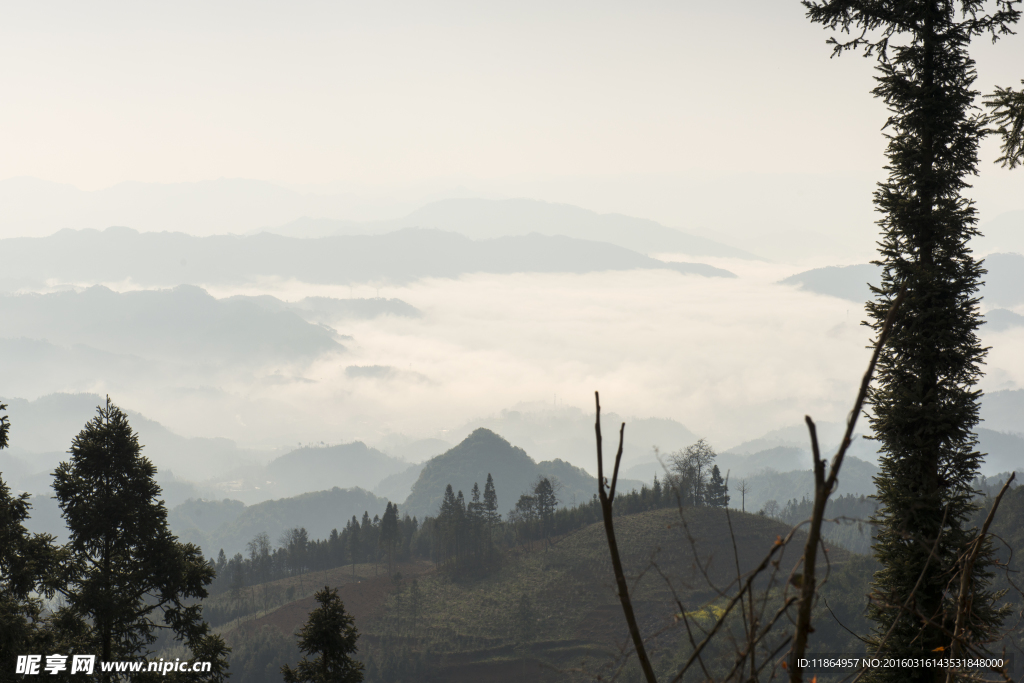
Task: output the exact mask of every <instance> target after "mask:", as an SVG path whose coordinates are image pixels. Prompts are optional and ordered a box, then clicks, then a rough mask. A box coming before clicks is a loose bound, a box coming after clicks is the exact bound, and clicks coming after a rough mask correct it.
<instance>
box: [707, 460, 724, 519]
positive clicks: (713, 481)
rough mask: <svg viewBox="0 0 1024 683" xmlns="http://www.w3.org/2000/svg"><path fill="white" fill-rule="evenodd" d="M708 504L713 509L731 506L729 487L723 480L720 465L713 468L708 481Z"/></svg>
mask: <svg viewBox="0 0 1024 683" xmlns="http://www.w3.org/2000/svg"><path fill="white" fill-rule="evenodd" d="M707 504H708V505H710V506H711V507H717V508H724V507H728V505H729V487H728V485H727V484H726V483H725V480H724V479H722V473H721V472H720V471H719V470H718V465H713V466H712V467H711V477H710V479H709V481H708V488H707Z"/></svg>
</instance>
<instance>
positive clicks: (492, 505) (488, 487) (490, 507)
mask: <svg viewBox="0 0 1024 683" xmlns="http://www.w3.org/2000/svg"><path fill="white" fill-rule="evenodd" d="M484 517H485V518H486V519H487V523H488V525H489V526H492V527H493V526H494V525H495V524H497V523H498V522H500V521H501V515H500V514H498V494H497V492H496V491H495V490H494V479H493V478H491V473H490V472H488V473H487V483H486V484H484Z"/></svg>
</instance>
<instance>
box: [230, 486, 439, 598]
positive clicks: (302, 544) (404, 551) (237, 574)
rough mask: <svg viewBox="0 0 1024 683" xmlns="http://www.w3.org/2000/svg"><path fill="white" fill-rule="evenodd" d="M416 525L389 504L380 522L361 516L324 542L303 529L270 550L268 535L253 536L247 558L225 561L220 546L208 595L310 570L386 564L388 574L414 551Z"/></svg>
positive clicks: (239, 555) (286, 535) (292, 531)
mask: <svg viewBox="0 0 1024 683" xmlns="http://www.w3.org/2000/svg"><path fill="white" fill-rule="evenodd" d="M419 527H420V525H419V522H418V521H417V520H416V518H415V517H409V515H405V516H404V517H401V518H399V513H398V506H397V505H393V504H391V503H388V506H387V509H386V510H385V511H384V517H383V519H382V518H381V517H380V516H379V515H375V516H374V517H373V519H370V513H369V512H364V513H363V518H362V521H360V520H359V519H357V518H356V517H355V516H353V517H352V519H351V520H349V521H348V523H347V524H346V525H345V528H343V529H342V530H341V531H340V532H339V531H338V530H337V529H332V530H331V533H330V536H328V538H326V539H322V540H316V539H310V538H309V535H308V533H307V531H306V529H305V528H304V527H299V528H294V529H290V530H288V531H287V532H285V533H284V534H283V535H282V536H281V538H280V539H279V540H278V546H277V547H276V548H274V547H273V545H272V543H271V541H270V537H269V536H268V535H267V534H266V533H263V532H261V533H258V534H256V535H255V536H254V537H253V538H252V540H250V541H249V543H248V544H247V556H246V555H243V554H242V553H236V554H235V556H234V557H232V558H230V559H229V558H227V556H226V555H225V553H224V550H223V548H222V549H221V550H220V552H219V553H218V555H217V559H216V560H210V564H211V566H212V567H213V568H214V569H215V570H216V578H215V579H214V581H213V583H212V585H211V587H210V592H211V593H212V594H219V593H224V592H226V591H229V590H230V591H234V592H238V591H240V590H241V589H242V588H245V587H247V586H253V585H257V584H265V583H267V582H269V581H276V580H278V579H283V578H286V577H289V576H297V577H299V579H300V586H301V579H302V576H303V575H304V574H306V573H308V572H311V571H322V570H325V569H333V568H335V567H343V566H345V565H349V564H351V565H352V570H353V572H354V571H355V565H357V564H371V563H372V564H373V565H374V568H375V570H376V569H377V567H378V566H379V565H381V564H384V563H386V564H387V565H388V573H389V574H390V573H391V571H392V568H393V566H394V564H395V563H396V562H405V561H408V560H409V559H410V558H411V557H413V556H415V555H416V553H415V552H414V551H413V545H412V544H413V541H414V539H416V537H417V536H418V533H417V532H418V531H419Z"/></svg>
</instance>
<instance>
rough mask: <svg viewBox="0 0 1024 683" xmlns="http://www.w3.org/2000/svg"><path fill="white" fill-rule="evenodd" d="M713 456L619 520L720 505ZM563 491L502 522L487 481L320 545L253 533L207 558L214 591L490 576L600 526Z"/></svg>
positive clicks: (662, 484)
mask: <svg viewBox="0 0 1024 683" xmlns="http://www.w3.org/2000/svg"><path fill="white" fill-rule="evenodd" d="M713 458H714V452H713V451H711V450H710V448H709V447H707V446H706V444H703V442H699V443H698V444H695V445H694V446H691V447H690V448H689V449H686V450H685V451H682V452H681V453H680V454H679V455H678V456H676V457H675V458H674V460H673V463H674V464H673V467H672V470H671V472H670V473H669V474H668V475H666V477H665V479H664V481H659V479H658V478H657V477H655V478H654V481H653V483H652V484H651V485H650V486H647V485H643V486H641V488H640V489H639V490H635V489H634V490H632V491H630V492H628V493H624V494H619V495H617V496H616V498H615V503H614V511H615V514H616V515H629V514H636V513H639V512H645V511H648V510H655V509H659V508H664V507H675V506H678V505H686V506H717V507H725V506H726V505H727V504H728V501H729V495H728V487H727V485H726V484H725V482H724V481H722V478H721V475H720V473H719V472H718V467H717V466H716V465H713V464H712V461H713ZM709 466H710V467H709ZM559 489H560V485H559V483H558V481H557V480H552V478H548V477H542V478H539V479H538V480H537V481H536V483H535V484H534V486H533V487H532V490H531V491H527V492H524V493H523V494H522V495H520V497H519V500H518V501H516V504H515V505H514V506H513V508H512V509H511V510H510V511H509V512H508V513H507V514H506V515H505V517H504V519H503V518H502V515H501V514H499V513H498V498H497V494H496V493H495V488H494V480H493V478H492V477H491V475H490V474H488V475H487V481H486V482H485V484H484V489H483V491H482V492H481V490H480V487H479V483H475V484H474V485H473V489H472V491H471V492H470V499H469V501H468V502H467V501H466V497H465V495H464V494H463V492H462V491H458V492H455V491H453V489H452V486H451V485H450V484H449V485H448V486H447V487H446V489H445V493H444V496H443V499H442V502H441V505H440V508H439V509H438V513H437V515H436V516H428V517H425V518H424V519H423V521H422V522H420V521H419V520H417V519H416V518H415V517H410V516H409V515H404V516H401V517H400V516H399V511H398V506H397V505H394V504H392V503H388V504H387V508H386V509H385V512H384V516H383V517H380V516H374V517H373V518H371V517H370V514H369V512H368V511H367V512H364V513H363V517H362V520H359V519H357V518H356V517H354V516H353V517H352V519H351V520H349V522H348V523H347V524H346V526H345V528H343V529H342V530H341V531H338V530H337V529H333V530H332V531H331V533H330V535H329V537H328V538H326V539H323V540H311V539H309V537H308V534H307V532H306V530H305V529H304V528H295V529H291V530H290V531H288V532H286V533H285V534H283V535H282V537H281V538H280V539H278V545H277V547H276V548H275V547H273V545H272V544H271V540H270V538H269V537H268V536H267V534H266V533H259V534H256V536H254V537H253V539H252V540H251V541H249V543H248V546H247V548H248V553H247V556H245V555H243V554H242V553H237V554H236V555H235V556H234V557H232V558H230V559H229V558H228V557H226V555H225V553H224V551H223V550H221V551H220V553H219V555H218V556H217V558H216V559H215V560H213V559H211V560H210V562H211V565H212V566H213V568H214V569H215V570H216V572H217V576H216V579H215V580H214V582H213V584H212V585H211V587H210V593H211V594H213V595H216V594H220V593H225V592H228V591H231V592H232V593H234V594H235V596H236V597H238V596H241V595H242V593H243V590H244V589H245V588H247V587H250V586H255V585H258V584H265V583H268V582H270V581H275V580H278V579H283V578H286V577H292V576H296V577H299V579H300V582H301V578H302V576H303V575H304V574H306V573H307V572H311V571H321V570H326V569H334V568H337V567H344V566H346V565H351V566H352V570H353V574H354V573H355V565H357V564H373V565H374V570H375V572H376V571H382V572H384V571H386V572H388V573H389V574H390V573H391V572H392V571H393V567H394V565H395V564H396V563H401V562H409V561H414V560H430V561H432V562H434V563H435V564H436V565H437V566H438V567H440V568H443V569H446V570H448V571H450V572H452V573H453V574H454V575H457V576H468V575H478V574H480V573H486V572H489V571H491V570H493V569H495V568H497V567H499V566H500V565H501V562H502V559H503V557H504V556H505V554H506V551H508V550H510V549H512V548H516V547H528V548H532V547H534V545H535V544H536V543H538V542H547V541H550V539H552V538H554V537H557V536H561V535H563V534H567V533H569V532H572V531H575V530H577V529H580V528H582V527H585V526H588V525H590V524H593V523H595V522H598V521H600V520H601V508H600V505H599V504H598V502H597V494H596V493H595V494H594V497H593V498H592V499H591V500H589V501H587V502H586V503H582V504H579V505H576V506H574V507H571V508H570V507H559V502H560V501H559V499H558V492H559ZM264 594H265V593H264ZM250 599H251V600H252V602H253V603H254V604H253V605H249V606H245V605H244V601H237V600H233V601H231V603H230V604H232V605H234V606H233V607H231V608H227V607H224V608H218V607H217V606H216V605H209V606H208V607H207V608H206V615H207V617H208V619H209V620H210V623H211V624H221V623H225V622H227V621H230V620H232V619H234V618H237V617H238V616H241V615H242V614H246V613H250V612H252V611H254V609H258V608H260V605H259V604H255V603H258V602H259V600H260V596H258V595H257V594H256V592H255V591H252V592H251V596H250ZM229 612H230V613H229ZM235 612H237V614H236V613H235Z"/></svg>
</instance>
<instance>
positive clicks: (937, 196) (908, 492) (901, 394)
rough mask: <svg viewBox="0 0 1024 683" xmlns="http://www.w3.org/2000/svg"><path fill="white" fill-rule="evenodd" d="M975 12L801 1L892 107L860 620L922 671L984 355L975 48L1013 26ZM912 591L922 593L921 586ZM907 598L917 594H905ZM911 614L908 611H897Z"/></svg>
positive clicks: (990, 626)
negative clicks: (872, 495) (870, 538)
mask: <svg viewBox="0 0 1024 683" xmlns="http://www.w3.org/2000/svg"><path fill="white" fill-rule="evenodd" d="M985 4H986V3H984V2H982V1H981V0H885V1H883V2H859V1H857V0H824V1H822V2H816V1H815V2H809V1H805V2H804V5H805V7H806V8H807V10H808V17H809V18H810V19H811V21H812V22H815V23H820V24H822V25H824V26H826V27H828V28H830V29H832V30H839V31H843V32H845V33H851V32H852V34H853V35H855V36H858V34H859V36H858V37H855V38H852V39H851V40H849V41H847V42H842V43H840V42H837V41H836V40H835V39H834V38H833V39H830V41H829V42H830V43H831V44H833V46H834V52H833V54H837V55H838V54H841V53H842V52H844V51H846V50H852V49H857V48H860V47H864V48H865V49H866V53H867V54H868V55H872V54H875V55H877V57H878V67H877V68H878V71H879V74H878V76H877V77H876V81H877V87H876V88H875V89H874V91H873V92H874V94H875V96H877V97H880V98H882V99H883V100H884V101H885V103H886V105H887V106H888V108H889V111H890V116H889V119H888V121H887V123H886V128H887V129H888V131H889V132H888V133H887V138H888V140H889V145H888V151H887V156H888V160H889V163H888V166H887V169H888V171H889V178H888V180H886V181H885V182H882V183H880V184H879V186H878V189H877V190H876V192H875V206H876V207H877V209H878V211H879V212H880V213H881V215H882V218H881V219H880V220H879V225H880V226H881V228H882V240H881V242H880V243H879V246H880V260H879V261H878V262H876V263H877V264H878V265H880V266H881V267H882V282H881V285H880V286H879V287H878V288H875V289H873V291H874V295H875V298H874V300H873V301H871V302H869V303H868V307H867V308H868V314H869V316H870V317H871V319H872V323H871V325H872V327H873V329H874V330H875V332H876V333H880V332H881V329H882V326H883V322H884V320H885V318H886V316H887V315H888V313H889V310H890V308H891V307H892V305H893V302H894V301H895V299H896V297H897V295H898V294H899V293H900V292H901V291H905V295H904V296H905V298H904V301H903V303H902V305H901V307H900V309H899V311H898V314H897V316H896V318H895V321H894V324H893V326H892V330H891V333H890V335H889V338H888V343H887V344H886V346H885V347H884V349H883V350H882V353H881V356H880V358H879V362H878V367H877V375H876V376H877V385H876V387H875V388H874V389H873V391H872V393H871V394H870V397H869V399H870V404H871V409H872V415H871V416H870V419H871V424H872V427H873V429H874V433H875V437H876V438H877V439H878V440H879V442H880V447H881V452H882V456H881V462H880V464H881V468H880V469H881V472H880V474H879V475H878V476H877V477H876V479H875V482H876V484H877V486H878V499H879V501H880V503H881V507H880V509H879V512H878V516H877V519H878V521H879V522H880V523H881V526H880V527H879V532H878V537H877V540H876V544H875V546H874V548H875V555H876V557H877V558H878V560H879V561H880V562H881V564H882V569H881V570H880V571H879V572H878V574H876V576H875V584H874V595H873V603H872V607H871V615H872V617H873V618H874V620H875V622H876V634H877V639H878V642H879V643H881V640H882V638H883V636H884V635H885V634H887V633H889V632H890V629H891V635H890V636H889V637H888V639H887V640H886V641H885V646H884V650H883V652H884V653H892V654H895V655H897V656H904V657H905V656H912V657H913V656H922V655H924V656H927V655H928V653H931V652H933V651H937V650H938V649H939V648H949V647H950V646H951V645H953V646H954V649H956V645H955V644H953V643H951V639H950V637H949V636H948V635H947V634H948V633H949V632H951V631H952V629H953V624H954V620H955V605H956V600H957V597H958V596H957V595H956V591H950V590H948V587H949V586H950V579H951V577H952V576H954V575H955V574H956V572H957V569H958V556H959V553H960V551H961V550H962V549H963V548H964V546H965V544H966V542H967V540H968V538H969V537H970V535H971V533H970V530H968V529H967V528H965V526H966V524H967V522H968V517H969V515H970V514H971V511H972V509H973V508H972V504H971V497H972V491H971V482H972V480H973V479H974V477H975V475H976V473H977V470H978V463H979V461H980V459H981V457H982V456H981V454H979V453H978V452H977V450H976V445H977V439H976V437H975V435H974V428H975V426H976V425H977V423H978V398H979V396H980V392H979V391H978V390H977V389H976V385H977V381H978V378H979V376H980V374H981V370H980V365H981V363H982V360H983V358H984V356H985V351H986V349H984V348H983V347H982V346H981V342H980V340H979V339H978V335H977V330H978V327H979V326H980V324H981V318H980V316H979V313H978V298H977V291H978V286H979V284H980V278H981V276H982V275H983V274H984V272H985V271H984V270H983V269H982V264H981V262H980V261H979V260H978V259H976V258H975V257H974V256H973V254H972V253H971V250H970V248H969V246H968V241H969V240H970V239H971V238H972V237H974V236H976V235H978V230H977V228H976V223H977V218H976V216H975V209H974V207H973V205H972V202H971V201H970V200H968V199H966V198H964V197H963V195H962V191H963V190H964V189H965V188H966V187H968V185H967V179H968V178H969V177H970V176H971V175H974V174H975V173H976V167H977V150H978V145H979V143H980V141H981V140H982V138H983V137H984V136H985V134H986V133H987V132H988V131H987V130H986V122H985V118H984V116H983V115H982V114H981V113H980V111H979V110H978V108H977V107H976V106H975V104H974V100H975V97H976V95H977V93H976V92H975V91H974V90H973V89H972V86H973V84H974V80H975V77H976V73H975V66H974V61H973V60H972V59H971V57H970V55H969V54H968V51H967V47H968V45H969V43H970V41H971V40H972V39H973V38H975V37H977V36H981V35H984V34H991V36H992V38H996V37H998V36H999V35H1002V34H1005V33H1008V32H1010V27H1011V26H1012V25H1013V24H1014V23H1015V22H1016V21H1017V20H1018V19H1019V17H1020V12H1019V10H1018V9H1016V7H1015V6H1014V5H1015V3H1013V2H1005V1H999V2H997V3H996V5H995V7H994V11H993V12H992V13H990V14H986V13H985V10H986V8H985ZM987 559H988V558H986V557H982V558H981V561H979V562H978V563H977V564H976V565H975V569H974V576H973V581H971V582H970V590H971V591H972V600H971V601H970V604H971V605H972V606H973V607H972V614H971V615H970V618H969V624H968V629H967V630H968V634H967V635H968V640H970V641H972V642H974V643H975V644H981V643H984V642H985V641H986V640H988V639H989V638H990V637H992V636H993V634H994V632H995V630H996V629H997V628H998V626H999V624H1000V622H1001V619H1000V616H999V614H998V612H997V610H996V609H995V607H994V604H993V596H992V594H991V593H990V592H989V590H988V581H987V579H988V576H989V571H988V569H987V566H991V565H990V564H988V562H987ZM918 582H919V583H918ZM915 586H917V588H916V589H915ZM905 603H906V604H907V608H906V609H903V608H902V606H903V605H904V604H905ZM872 676H873V677H874V679H875V680H901V681H915V680H917V681H932V680H937V679H939V678H943V677H945V672H943V671H940V670H938V669H929V668H924V669H912V670H907V669H903V670H899V671H895V670H893V671H889V670H875V671H873V672H872Z"/></svg>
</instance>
